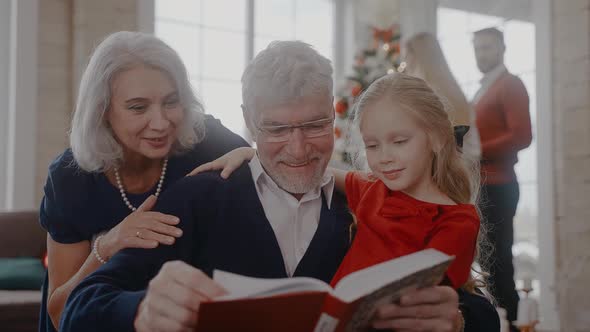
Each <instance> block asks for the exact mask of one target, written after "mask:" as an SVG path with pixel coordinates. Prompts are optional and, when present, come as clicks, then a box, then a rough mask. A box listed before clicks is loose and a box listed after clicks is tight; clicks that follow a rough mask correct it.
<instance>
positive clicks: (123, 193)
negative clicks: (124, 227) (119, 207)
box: [115, 158, 168, 212]
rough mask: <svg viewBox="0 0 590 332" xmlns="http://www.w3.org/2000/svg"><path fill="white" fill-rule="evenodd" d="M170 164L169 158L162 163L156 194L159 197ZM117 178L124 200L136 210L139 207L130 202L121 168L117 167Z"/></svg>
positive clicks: (132, 209) (129, 206)
mask: <svg viewBox="0 0 590 332" xmlns="http://www.w3.org/2000/svg"><path fill="white" fill-rule="evenodd" d="M167 166H168V158H166V159H164V164H163V165H162V173H161V174H160V180H159V181H158V187H157V188H156V194H155V196H156V197H158V195H160V192H161V191H162V183H164V178H165V177H166V167H167ZM115 179H116V180H117V187H119V192H120V193H121V198H123V202H125V205H127V207H128V208H129V209H130V210H131V211H133V212H135V210H137V208H136V207H135V206H133V205H131V203H130V202H129V199H128V198H127V194H125V189H124V188H123V183H122V182H121V176H120V175H119V168H118V167H115Z"/></svg>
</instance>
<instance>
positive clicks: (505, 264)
mask: <svg viewBox="0 0 590 332" xmlns="http://www.w3.org/2000/svg"><path fill="white" fill-rule="evenodd" d="M473 45H474V49H475V57H476V60H477V67H478V68H479V70H480V71H481V72H482V73H483V74H484V76H483V78H482V80H481V88H480V89H479V91H478V92H477V93H476V95H475V97H474V100H473V104H474V105H475V114H476V125H477V129H478V130H479V136H480V139H481V152H482V156H481V158H482V160H481V176H482V184H483V186H482V202H481V206H480V208H481V211H482V215H483V222H485V223H486V224H487V226H488V227H487V228H488V237H489V239H490V241H491V243H492V245H493V246H494V249H495V255H494V256H495V261H494V262H493V264H492V266H490V281H491V284H492V287H491V291H492V294H493V295H494V296H495V297H496V300H497V301H498V304H499V305H500V307H503V308H505V309H506V310H507V312H508V320H509V321H514V320H516V314H517V313H516V311H517V307H518V301H519V297H518V293H517V292H516V290H515V285H514V266H513V265H512V243H513V225H512V222H513V218H514V215H515V213H516V206H517V205H518V198H519V188H518V182H517V179H516V174H515V172H514V164H516V162H517V161H518V158H517V154H518V151H520V150H522V149H524V148H526V147H527V146H529V144H531V140H532V134H531V120H530V115H529V97H528V94H527V91H526V88H525V86H524V84H523V83H522V81H521V80H520V79H519V78H518V77H516V76H514V75H512V74H510V73H509V72H508V71H507V70H506V67H505V66H504V51H505V49H506V47H505V45H504V35H503V33H502V32H501V31H499V30H497V29H495V28H487V29H483V30H479V31H477V32H475V34H474V39H473ZM513 329H514V327H513Z"/></svg>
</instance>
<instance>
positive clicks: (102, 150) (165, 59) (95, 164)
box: [70, 31, 205, 172]
mask: <svg viewBox="0 0 590 332" xmlns="http://www.w3.org/2000/svg"><path fill="white" fill-rule="evenodd" d="M137 66H146V67H150V68H154V69H158V70H160V71H162V72H164V73H165V74H167V75H168V77H169V78H170V79H171V80H172V81H173V82H174V85H175V87H176V89H177V91H178V96H179V99H180V104H181V105H182V106H183V108H184V121H182V124H181V125H180V127H179V128H178V131H177V139H176V142H175V143H174V145H173V147H172V151H171V152H172V153H180V152H182V151H185V150H187V149H189V148H190V147H192V146H193V145H194V144H196V143H198V142H200V141H201V140H202V139H203V137H204V136H205V126H204V116H203V106H202V104H201V102H199V100H198V99H197V97H196V96H195V94H194V92H193V90H192V89H191V85H190V82H189V78H188V74H187V71H186V68H185V66H184V64H183V63H182V60H181V59H180V57H179V56H178V54H177V53H176V52H175V51H174V50H173V49H172V48H170V47H169V46H168V45H166V43H164V42H163V41H161V40H160V39H158V38H156V37H154V36H152V35H148V34H144V33H139V32H128V31H121V32H116V33H113V34H112V35H110V36H108V37H107V38H106V39H105V40H104V41H103V42H102V43H100V44H99V45H98V47H97V48H96V49H95V51H94V53H93V54H92V57H91V58H90V61H89V63H88V66H87V67H86V70H85V71H84V74H83V75H82V79H81V81H80V88H79V91H78V100H77V103H76V110H75V112H74V117H73V119H72V127H71V132H70V146H71V148H72V152H73V154H74V159H75V160H76V163H77V164H78V166H79V167H80V168H81V169H83V170H85V171H88V172H100V171H105V170H108V169H110V168H111V167H113V166H116V165H118V164H120V163H122V162H123V161H124V160H123V149H122V147H121V146H120V144H119V143H118V142H117V141H116V139H115V137H114V134H113V132H112V130H111V129H110V128H109V126H108V124H107V121H106V117H105V112H106V111H107V110H108V109H109V107H110V104H111V97H112V96H111V84H112V81H113V79H114V78H115V76H116V75H117V74H119V73H121V72H123V71H126V70H129V69H132V68H135V67H137Z"/></svg>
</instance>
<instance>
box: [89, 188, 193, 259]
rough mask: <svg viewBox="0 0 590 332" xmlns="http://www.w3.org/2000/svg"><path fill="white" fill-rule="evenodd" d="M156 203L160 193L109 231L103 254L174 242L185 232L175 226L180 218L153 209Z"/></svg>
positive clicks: (107, 255)
mask: <svg viewBox="0 0 590 332" xmlns="http://www.w3.org/2000/svg"><path fill="white" fill-rule="evenodd" d="M155 204H156V196H154V195H151V196H150V197H148V198H147V199H146V200H145V201H144V202H143V203H142V204H141V205H140V206H139V207H138V208H137V210H135V211H134V212H132V213H131V214H130V215H128V216H127V217H126V218H125V219H123V221H121V222H120V223H119V224H118V225H117V226H115V227H114V228H113V229H111V230H110V231H109V232H108V233H106V234H105V235H104V236H103V237H102V239H101V241H100V243H99V244H98V245H99V251H100V254H101V255H102V256H103V257H105V259H109V258H110V257H113V255H115V254H116V253H117V252H118V251H119V250H121V249H124V248H145V249H151V248H155V247H157V246H158V245H159V244H167V245H171V244H173V243H174V241H175V240H176V238H178V237H180V236H181V235H182V230H181V229H180V228H177V227H174V226H173V225H177V224H178V223H179V222H180V220H179V219H178V218H177V217H175V216H171V215H167V214H163V213H159V212H151V211H150V210H151V209H152V208H153V207H154V205H155Z"/></svg>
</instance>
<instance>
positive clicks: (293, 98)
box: [60, 41, 499, 331]
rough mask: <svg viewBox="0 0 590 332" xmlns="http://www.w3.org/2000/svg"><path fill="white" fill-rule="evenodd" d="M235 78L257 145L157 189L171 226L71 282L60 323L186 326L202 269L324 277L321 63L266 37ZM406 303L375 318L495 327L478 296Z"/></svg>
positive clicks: (333, 212) (439, 327)
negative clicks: (232, 167) (152, 242)
mask: <svg viewBox="0 0 590 332" xmlns="http://www.w3.org/2000/svg"><path fill="white" fill-rule="evenodd" d="M242 86H243V90H242V93H243V105H242V111H243V115H244V119H245V121H246V125H247V126H248V128H249V130H250V131H251V133H252V136H253V138H254V139H255V141H256V145H257V148H258V149H257V155H256V156H255V157H254V158H253V159H252V160H251V161H250V162H249V163H248V164H244V165H242V167H240V168H239V169H237V170H236V171H235V172H234V173H233V174H232V175H231V176H230V177H229V178H228V179H227V180H225V179H222V178H221V177H220V176H219V174H218V173H204V174H199V175H197V176H194V177H187V178H186V179H184V180H181V181H179V182H178V183H177V184H176V185H175V186H174V187H171V188H169V189H168V190H167V192H166V193H165V194H164V195H162V197H161V198H160V200H159V202H158V205H157V210H158V211H160V212H162V213H166V214H172V215H176V216H178V217H179V218H180V220H181V221H180V224H179V225H178V227H180V228H181V229H182V230H183V236H182V237H181V238H179V239H178V240H177V241H176V243H175V244H174V245H172V246H162V247H160V248H157V249H153V250H149V251H148V250H138V249H131V250H125V251H122V252H120V253H119V254H117V255H115V256H114V257H113V258H112V259H111V260H110V261H109V262H108V263H107V264H106V265H104V266H103V267H102V268H101V269H99V270H98V271H97V272H96V273H94V274H93V275H91V276H89V277H88V278H87V279H86V280H85V281H83V282H82V283H81V284H80V285H79V286H78V287H77V288H76V289H75V290H74V291H73V292H72V295H71V296H70V298H69V300H68V304H67V306H66V310H65V313H64V315H63V317H64V318H63V320H62V323H61V325H60V326H61V328H62V330H63V331H133V330H134V329H135V330H137V331H192V330H193V329H194V327H195V326H196V323H197V321H198V316H199V307H200V304H201V303H202V302H204V301H209V300H211V299H214V298H215V297H218V296H221V295H223V294H224V293H225V291H224V290H223V289H222V287H221V286H220V285H218V284H217V283H215V282H214V281H213V280H212V279H210V277H211V275H212V272H213V270H214V269H220V270H224V271H229V272H233V273H237V274H242V275H248V276H253V277H262V278H286V277H292V276H306V277H312V278H316V279H321V280H323V281H325V282H329V281H330V280H331V278H332V276H333V275H334V273H335V271H336V269H337V268H338V266H339V264H340V262H341V261H342V259H343V257H344V255H345V254H346V251H347V250H348V247H349V245H350V241H351V234H350V226H351V223H352V217H351V215H350V214H349V212H348V210H347V208H346V199H345V198H344V197H343V196H341V195H339V194H338V193H336V192H334V179H333V177H332V176H331V175H329V174H327V173H326V167H327V165H328V162H329V159H330V156H331V155H332V150H333V147H334V136H333V121H334V109H333V106H332V105H333V98H332V93H333V87H332V67H331V65H330V62H329V60H327V59H326V58H324V57H323V56H321V55H319V54H318V53H317V52H316V51H315V50H314V49H313V48H311V47H310V46H309V45H307V44H305V43H302V42H294V41H283V42H273V43H271V44H270V45H269V46H268V48H267V49H265V50H263V51H262V52H261V53H260V54H258V55H257V56H256V58H255V59H254V60H253V61H252V63H250V64H249V65H248V67H247V68H246V71H245V72H244V74H243V76H242ZM459 301H461V303H462V306H461V310H462V313H461V312H459V310H458V309H459ZM411 302H412V304H410V305H407V306H398V305H394V304H385V305H383V306H382V307H381V308H380V310H379V313H378V315H377V317H376V319H377V320H380V322H381V323H382V322H384V321H386V322H390V323H391V324H390V326H391V327H392V328H393V327H396V326H404V324H405V326H408V327H409V328H407V329H403V330H404V331H406V330H407V331H460V330H461V329H463V328H465V330H466V331H496V330H497V328H498V326H499V325H498V319H497V314H496V312H495V310H494V308H493V307H492V306H491V305H490V304H489V302H487V300H485V299H484V298H483V297H480V296H478V295H474V294H468V293H465V292H461V291H460V293H459V295H458V293H457V292H456V291H455V290H453V289H451V288H449V287H445V286H438V287H432V288H429V289H424V290H419V291H415V292H414V293H412V301H411ZM296 314H297V313H295V312H294V313H293V315H296ZM227 319H232V313H231V312H228V313H227ZM244 330H246V331H248V330H250V329H249V328H248V326H244Z"/></svg>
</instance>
